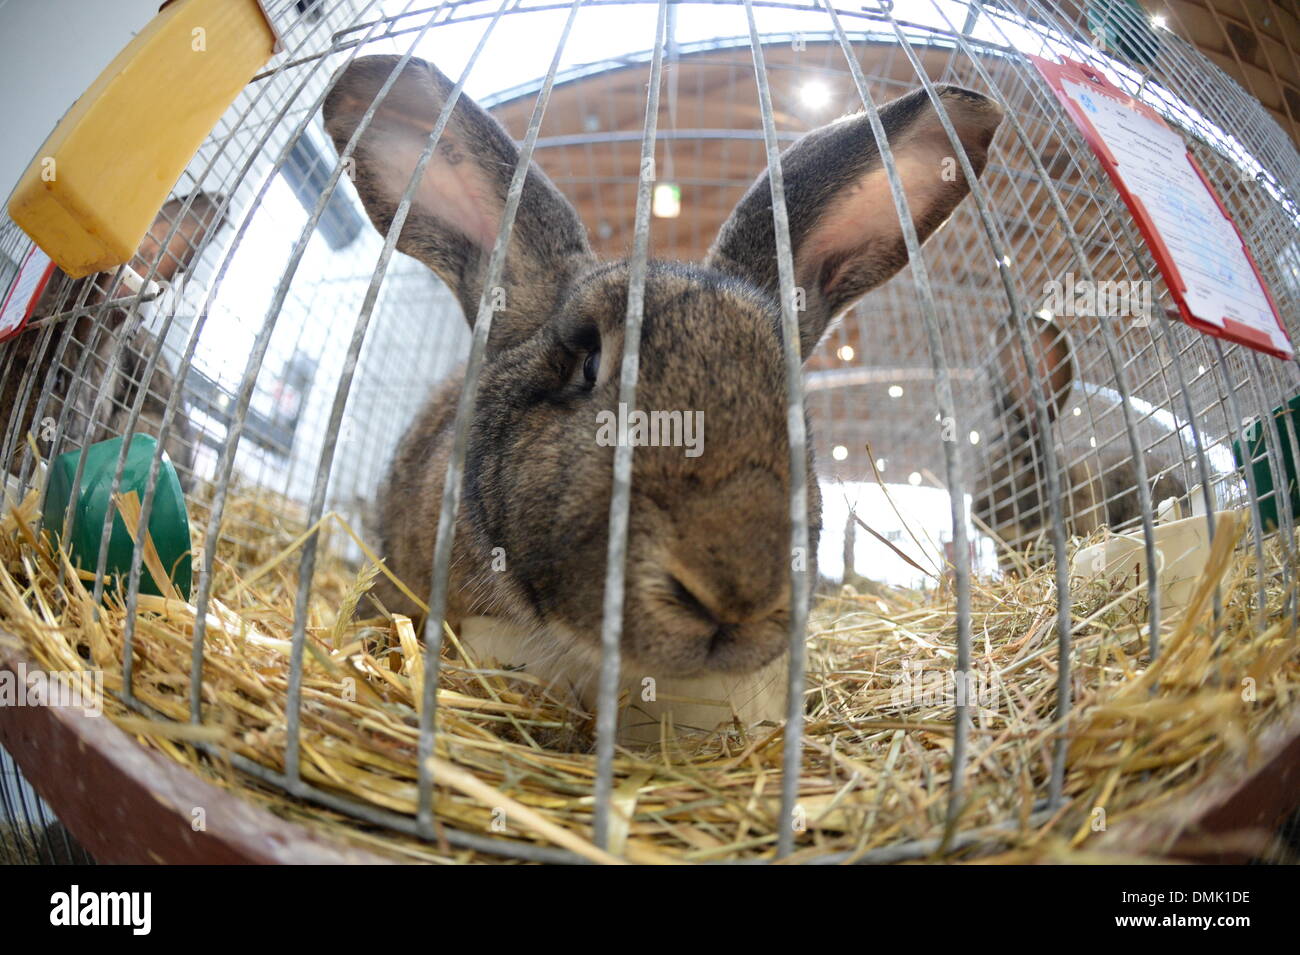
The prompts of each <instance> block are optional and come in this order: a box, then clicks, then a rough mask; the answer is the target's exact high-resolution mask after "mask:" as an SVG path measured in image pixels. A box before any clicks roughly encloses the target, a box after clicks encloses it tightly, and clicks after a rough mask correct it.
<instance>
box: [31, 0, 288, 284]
mask: <svg viewBox="0 0 1300 955" xmlns="http://www.w3.org/2000/svg"><path fill="white" fill-rule="evenodd" d="M275 43H276V37H275V33H274V31H273V30H272V28H271V25H270V23H269V22H268V21H267V19H266V17H265V16H264V15H263V13H262V10H261V7H260V5H259V4H258V3H257V0H175V2H173V3H171V4H169V5H168V6H167V7H166V8H165V9H163V10H162V11H161V12H160V13H159V14H158V15H157V16H156V17H154V19H153V20H151V21H150V23H149V25H148V26H147V27H146V28H145V29H144V30H143V31H141V32H140V34H139V35H138V36H136V38H135V39H134V40H132V41H131V42H130V43H129V44H128V45H127V46H126V48H125V49H123V50H122V52H121V53H119V54H118V55H117V56H116V58H114V60H113V62H112V63H110V64H109V65H108V67H107V68H106V69H105V70H104V72H103V73H101V74H100V75H99V78H98V79H97V80H95V82H94V83H93V84H92V85H91V87H90V88H89V89H88V90H86V92H85V93H83V94H82V96H81V98H80V99H78V100H77V102H76V103H75V104H74V105H73V107H72V109H70V110H69V111H68V113H67V115H66V116H64V117H63V120H62V121H61V122H60V123H59V125H58V126H57V127H56V128H55V130H54V132H53V133H51V134H50V137H49V138H48V139H47V140H46V141H45V145H44V146H43V147H42V148H41V150H40V152H39V153H38V154H37V156H36V158H35V159H34V160H33V161H32V164H31V166H30V167H29V168H28V169H27V172H26V173H25V174H24V175H23V178H22V179H21V180H20V182H19V184H18V188H17V189H16V190H15V192H14V195H13V198H12V199H11V200H10V202H9V216H10V218H12V219H13V220H14V222H16V223H17V224H18V225H19V226H20V227H21V228H22V229H23V231H24V232H26V233H27V234H28V235H29V236H31V237H32V239H33V240H34V241H35V242H36V244H37V245H39V246H40V247H41V248H42V249H43V250H44V251H45V253H46V254H47V255H49V257H50V258H51V259H53V260H54V261H55V262H56V263H57V264H58V265H59V267H60V268H62V269H63V271H65V272H67V273H68V274H69V275H71V276H74V277H80V276H83V275H89V274H91V273H92V272H102V271H105V270H106V269H111V268H115V267H117V266H119V265H122V264H123V263H125V262H128V261H130V259H131V257H132V256H133V255H134V254H135V250H136V248H137V247H138V246H139V244H140V240H141V239H142V238H143V237H144V234H145V232H146V231H148V229H149V226H150V225H151V224H152V223H153V221H154V218H155V216H157V214H158V210H159V209H160V208H161V207H162V205H163V203H164V202H165V201H166V199H167V196H168V193H169V192H170V191H171V189H172V187H173V186H174V185H175V183H176V180H177V178H178V177H179V176H180V174H181V173H182V172H183V171H184V169H185V166H186V165H187V164H188V163H189V161H190V160H191V159H192V158H193V157H194V154H195V152H196V151H197V150H198V148H199V146H200V145H201V144H202V143H203V140H204V139H205V138H206V137H207V135H208V133H209V132H211V130H212V128H213V127H214V126H215V125H216V123H217V120H218V119H220V117H221V114H222V113H224V112H225V111H226V109H228V108H229V106H230V104H231V103H232V102H234V99H235V97H236V96H237V95H238V94H239V91H240V90H242V89H243V88H244V87H245V86H246V85H247V84H248V81H249V80H250V79H251V78H252V77H253V75H254V74H255V73H256V72H257V70H258V69H259V68H260V67H261V66H262V65H263V64H265V63H266V61H267V60H269V59H270V57H271V54H272V51H273V49H274V47H275Z"/></svg>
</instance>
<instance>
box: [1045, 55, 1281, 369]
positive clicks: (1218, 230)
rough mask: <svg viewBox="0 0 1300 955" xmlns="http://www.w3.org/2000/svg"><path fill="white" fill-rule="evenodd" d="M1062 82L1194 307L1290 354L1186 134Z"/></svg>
mask: <svg viewBox="0 0 1300 955" xmlns="http://www.w3.org/2000/svg"><path fill="white" fill-rule="evenodd" d="M1061 86H1062V88H1063V89H1064V90H1065V92H1066V95H1068V96H1069V97H1070V99H1072V100H1073V101H1074V102H1075V103H1077V104H1078V105H1079V107H1080V109H1082V111H1083V113H1084V115H1086V116H1087V117H1088V121H1089V122H1091V123H1092V125H1093V128H1094V129H1096V130H1097V134H1098V135H1099V136H1100V137H1101V139H1102V141H1103V142H1104V143H1105V144H1106V148H1107V149H1109V150H1110V152H1111V155H1112V156H1114V157H1115V161H1116V163H1117V164H1118V168H1119V175H1120V177H1121V178H1122V179H1123V181H1124V184H1125V186H1126V187H1127V189H1128V190H1129V192H1130V193H1132V195H1134V196H1135V197H1137V198H1138V199H1140V200H1141V202H1142V204H1143V206H1145V207H1146V210H1147V213H1148V214H1149V215H1150V216H1151V218H1152V220H1153V221H1154V223H1155V227H1156V231H1157V232H1158V233H1159V234H1160V238H1161V239H1162V240H1163V241H1164V243H1165V246H1166V248H1168V249H1169V254H1170V256H1171V257H1172V258H1173V261H1174V266H1175V267H1176V268H1177V269H1178V274H1179V275H1180V276H1182V279H1183V281H1184V282H1186V283H1187V293H1186V296H1185V300H1186V302H1187V306H1188V308H1190V309H1191V311H1192V314H1193V315H1195V316H1196V317H1197V318H1198V319H1201V320H1202V321H1205V322H1208V323H1210V324H1212V325H1216V326H1218V327H1219V328H1222V327H1223V324H1224V319H1231V320H1232V321H1234V322H1238V323H1240V324H1242V325H1245V326H1246V327H1247V328H1250V329H1252V330H1254V331H1257V332H1261V333H1263V334H1264V335H1266V336H1267V337H1268V338H1269V340H1270V341H1271V342H1272V343H1273V345H1274V347H1276V348H1277V349H1278V350H1280V351H1283V352H1286V353H1287V354H1288V355H1290V354H1292V349H1291V343H1290V342H1289V341H1288V340H1287V336H1286V333H1285V332H1284V331H1283V330H1282V328H1281V327H1280V326H1279V324H1278V321H1277V318H1276V317H1275V316H1274V314H1273V310H1272V308H1270V307H1269V303H1268V297H1267V296H1266V295H1265V293H1264V289H1263V287H1262V286H1261V285H1260V282H1259V279H1258V277H1257V276H1256V275H1255V270H1254V269H1252V268H1251V266H1250V262H1249V260H1247V258H1246V254H1245V251H1244V250H1243V249H1242V247H1241V239H1240V238H1239V237H1238V235H1237V231H1236V229H1235V228H1234V227H1233V224H1232V222H1231V221H1230V220H1229V219H1228V218H1227V217H1226V216H1224V214H1223V212H1222V211H1220V209H1219V206H1218V203H1217V202H1216V201H1215V199H1214V196H1213V195H1212V194H1211V193H1210V191H1209V189H1208V188H1207V187H1206V185H1205V183H1204V181H1202V179H1201V177H1200V176H1199V175H1197V172H1196V169H1195V168H1194V167H1193V166H1192V164H1191V161H1190V160H1189V159H1188V157H1187V145H1186V143H1184V142H1183V138H1182V136H1180V135H1179V134H1178V133H1176V132H1174V131H1173V130H1172V129H1170V128H1168V127H1167V126H1165V125H1164V124H1163V123H1159V122H1157V121H1155V120H1153V119H1150V118H1148V117H1146V116H1144V115H1142V114H1141V113H1139V112H1138V111H1137V110H1133V109H1129V108H1128V107H1127V106H1125V105H1124V104H1123V103H1120V102H1118V101H1117V100H1115V98H1114V97H1112V96H1107V95H1105V94H1103V93H1100V92H1099V91H1097V90H1096V89H1093V88H1090V87H1088V86H1086V85H1084V84H1082V83H1077V82H1075V81H1073V80H1070V79H1066V78H1063V79H1062V82H1061Z"/></svg>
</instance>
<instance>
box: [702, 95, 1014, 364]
mask: <svg viewBox="0 0 1300 955" xmlns="http://www.w3.org/2000/svg"><path fill="white" fill-rule="evenodd" d="M936 92H937V93H938V96H939V100H940V102H942V103H943V105H944V108H945V111H946V112H947V115H948V117H949V119H950V120H951V121H952V124H953V127H954V128H955V129H956V131H957V135H958V137H959V138H960V139H961V142H962V144H963V145H964V146H965V148H966V154H967V155H968V156H969V157H970V162H971V166H972V167H973V168H974V170H975V173H976V174H977V175H978V174H979V173H980V172H981V171H983V169H984V164H985V161H986V159H987V156H988V147H989V143H990V142H991V141H992V139H993V133H994V131H995V130H996V129H997V126H998V123H999V122H1001V120H1002V110H1001V108H1000V107H999V106H998V105H997V104H996V103H994V102H993V101H992V100H990V99H988V98H987V97H985V96H981V95H980V94H978V93H972V92H970V91H969V90H964V89H960V88H958V87H955V86H940V87H938V88H937V90H936ZM880 120H881V123H882V124H883V125H884V129H885V134H886V136H887V137H888V139H889V145H890V148H891V149H892V150H893V155H894V161H895V163H896V165H897V167H898V174H899V176H900V178H901V179H902V184H903V191H904V192H905V194H906V196H907V205H908V209H909V210H910V211H911V213H912V219H913V221H914V222H915V223H916V231H917V237H918V238H919V239H920V241H922V242H924V241H925V240H926V239H927V238H929V236H930V235H931V234H932V233H933V232H934V231H935V230H936V229H937V228H939V226H940V225H941V224H942V223H943V222H944V220H945V219H947V218H948V216H949V215H950V214H951V213H952V210H953V209H954V208H955V207H956V206H957V203H959V202H961V200H962V199H963V198H965V196H966V194H967V193H968V192H970V184H969V183H968V182H967V181H966V178H965V176H963V175H962V171H961V167H960V165H959V163H958V162H957V159H956V157H955V156H954V155H953V148H952V144H951V142H950V141H949V139H948V136H947V134H946V133H945V132H944V129H943V126H942V124H941V123H940V120H939V116H938V114H937V113H936V112H935V109H934V107H933V105H932V104H931V102H930V99H929V97H928V96H926V93H925V91H924V90H917V91H915V92H913V93H910V94H908V95H907V96H904V97H902V98H901V99H896V100H894V101H893V102H891V103H888V104H886V105H885V106H884V107H882V108H881V110H880ZM945 160H947V161H946V162H945ZM781 173H782V177H783V181H784V183H785V200H786V208H787V210H788V213H789V219H790V240H791V244H792V248H793V252H794V274H795V285H796V286H798V287H799V288H801V289H803V294H804V302H805V306H806V307H805V311H804V312H803V314H802V315H801V316H800V327H801V334H800V345H801V347H802V354H803V355H804V356H805V357H806V356H808V355H809V354H810V353H811V352H812V350H813V348H814V347H816V345H817V342H818V341H819V340H820V339H821V336H822V333H823V332H824V331H825V330H826V326H827V325H829V324H830V321H831V319H833V318H834V317H835V316H836V315H838V314H839V313H840V312H842V311H843V310H844V309H846V308H848V307H849V306H850V305H852V304H853V302H855V301H856V300H857V299H859V298H861V297H862V296H863V295H864V294H866V292H868V291H869V290H871V289H872V288H875V287H876V286H877V285H879V284H880V283H882V282H884V281H885V280H886V279H888V278H889V277H890V276H892V275H893V274H894V273H895V272H897V271H898V270H899V269H901V268H902V267H903V266H904V265H906V264H907V248H906V245H905V244H904V242H903V233H902V229H901V227H900V226H899V222H898V214H897V212H896V211H895V205H894V200H893V197H892V194H891V193H890V189H889V181H888V179H887V178H886V176H885V169H884V166H883V165H882V163H881V161H880V152H879V150H878V149H877V147H876V141H875V137H874V136H873V135H872V133H871V125H870V122H869V120H868V117H867V114H866V113H859V114H857V115H855V116H850V117H846V118H845V119H842V120H839V121H838V122H835V123H831V124H830V125H828V126H823V127H821V128H820V129H816V130H813V131H812V132H811V133H808V134H807V135H806V136H804V137H803V138H802V139H800V140H799V141H798V142H797V143H795V144H794V145H793V146H791V147H790V149H788V150H787V151H786V152H785V153H784V154H783V155H782V156H781ZM774 235H775V231H774V227H773V224H772V195H771V184H770V183H769V180H768V176H767V173H764V174H763V175H762V176H760V177H759V179H758V180H757V181H756V182H755V183H754V185H753V186H751V187H750V189H749V192H747V193H746V194H745V197H744V198H743V199H741V200H740V203H739V204H738V205H737V206H736V209H735V211H734V212H732V214H731V217H730V218H729V219H728V220H727V221H726V222H725V223H724V224H723V226H722V229H721V231H720V232H719V233H718V238H717V239H716V240H715V242H714V244H713V247H712V248H711V249H710V250H709V255H708V257H707V258H706V259H705V264H706V265H709V266H712V267H713V268H717V269H720V270H721V271H724V272H729V273H731V274H733V275H738V276H740V277H741V278H744V279H746V280H748V281H750V282H752V283H753V284H755V285H757V286H758V287H759V288H761V289H763V290H765V291H767V292H768V293H770V294H771V295H773V296H775V295H777V294H778V293H779V284H778V279H777V262H776V243H775V240H774Z"/></svg>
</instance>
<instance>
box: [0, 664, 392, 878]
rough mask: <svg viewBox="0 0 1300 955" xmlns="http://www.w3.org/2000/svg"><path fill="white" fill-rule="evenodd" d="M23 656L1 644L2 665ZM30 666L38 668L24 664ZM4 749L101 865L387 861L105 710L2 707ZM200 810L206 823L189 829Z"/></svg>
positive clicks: (0, 723) (0, 733)
mask: <svg viewBox="0 0 1300 955" xmlns="http://www.w3.org/2000/svg"><path fill="white" fill-rule="evenodd" d="M21 659H22V657H21V656H20V655H18V654H17V653H15V652H13V651H6V650H4V648H3V647H0V669H8V670H11V671H15V672H16V666H17V663H18V661H19V660H21ZM27 665H28V667H29V669H30V668H33V667H34V664H32V663H31V662H30V661H27ZM0 746H3V747H4V748H5V749H6V750H8V751H9V753H10V754H11V755H12V756H13V758H14V760H15V761H16V762H17V763H18V765H19V767H20V768H21V769H22V771H23V775H24V776H25V777H26V778H27V780H28V782H30V783H31V784H32V787H33V788H34V789H35V790H36V791H37V792H38V793H39V794H40V796H41V798H42V799H44V800H45V802H46V803H48V804H49V806H50V808H51V809H53V810H54V813H55V814H56V815H57V816H58V818H59V819H60V821H62V822H63V824H64V825H65V826H66V827H67V828H68V831H69V832H71V833H72V835H73V836H74V837H75V838H76V839H77V841H78V842H80V843H81V844H82V845H83V846H85V847H86V849H87V850H89V852H90V853H91V855H93V856H94V857H95V859H96V860H98V861H99V862H104V863H126V864H151V863H166V864H173V865H175V864H196V863H202V864H267V863H291V864H341V863H350V864H387V863H391V862H393V861H394V860H393V859H392V858H389V857H387V856H381V855H378V854H375V853H372V852H368V851H365V850H363V849H357V848H353V847H351V846H348V845H345V844H344V843H342V842H340V841H338V840H335V839H332V838H330V837H328V836H326V835H325V834H323V833H320V832H317V831H315V830H313V829H309V828H307V827H306V826H302V825H299V824H297V823H293V822H289V821H286V820H284V819H280V818H279V817H277V816H275V815H273V814H272V813H270V812H268V811H267V810H265V809H263V808H261V807H259V806H255V805H253V804H252V803H250V802H248V801H246V800H243V799H240V798H238V797H237V796H234V795H232V794H231V793H229V792H226V791H225V790H223V789H220V788H218V787H217V786H214V785H212V784H211V783H208V782H206V781H205V780H203V779H201V778H199V777H198V776H196V775H195V774H193V773H191V772H190V771H189V770H188V769H186V768H184V767H183V766H180V765H178V764H176V763H174V762H172V761H171V760H169V759H167V758H165V757H163V756H161V755H159V754H157V753H155V752H152V751H150V750H148V749H146V748H145V747H144V746H141V745H140V744H139V743H137V742H136V741H135V740H134V739H133V738H132V737H130V736H128V735H127V734H126V733H124V732H123V731H122V730H120V729H118V728H117V727H116V726H115V725H114V724H113V722H112V721H111V720H110V719H109V718H108V717H107V716H102V715H101V716H98V717H92V716H86V715H85V714H84V713H83V712H82V711H81V710H78V709H59V708H55V707H29V706H9V707H0ZM196 807H201V808H202V809H203V810H204V811H205V813H206V820H205V822H206V829H205V831H202V832H196V831H194V829H193V828H192V826H191V819H192V818H193V816H192V812H193V810H194V809H195V808H196Z"/></svg>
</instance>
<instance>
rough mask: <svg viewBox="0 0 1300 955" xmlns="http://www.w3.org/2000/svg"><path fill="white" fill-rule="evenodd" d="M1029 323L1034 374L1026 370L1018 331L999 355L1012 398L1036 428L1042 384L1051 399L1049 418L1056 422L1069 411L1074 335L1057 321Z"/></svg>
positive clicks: (1048, 398) (999, 362) (1010, 337)
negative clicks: (1067, 409) (1071, 335)
mask: <svg viewBox="0 0 1300 955" xmlns="http://www.w3.org/2000/svg"><path fill="white" fill-rule="evenodd" d="M1029 324H1030V326H1031V329H1030V331H1031V335H1030V338H1029V353H1030V359H1031V360H1032V362H1033V370H1032V372H1031V371H1028V370H1026V368H1025V360H1024V354H1023V352H1022V351H1021V349H1020V342H1019V340H1018V338H1017V335H1016V333H1015V331H1014V329H1013V330H1011V332H1010V335H1009V337H1008V340H1007V341H1006V343H1005V344H1003V346H1002V350H1001V351H1000V352H999V354H998V364H999V365H1000V367H1001V370H1002V376H1003V381H1004V383H1005V386H1006V392H1007V395H1008V397H1009V398H1010V399H1011V401H1012V403H1013V404H1014V405H1016V406H1018V408H1019V409H1020V413H1021V414H1022V416H1023V417H1024V418H1025V420H1027V421H1029V422H1031V427H1032V426H1033V424H1032V423H1033V422H1036V421H1037V418H1038V413H1037V409H1038V405H1039V401H1040V388H1039V384H1038V383H1039V382H1040V381H1041V382H1042V392H1045V393H1046V396H1047V415H1048V418H1049V419H1051V420H1052V421H1055V420H1056V418H1057V416H1058V415H1059V414H1060V413H1061V412H1062V411H1064V410H1065V405H1066V402H1067V401H1068V400H1069V397H1070V386H1071V385H1073V384H1074V349H1073V347H1072V346H1071V345H1070V336H1069V335H1068V334H1066V331H1065V329H1063V328H1061V327H1060V326H1058V325H1057V324H1056V323H1055V322H1050V321H1044V320H1042V319H1040V318H1038V317H1034V318H1031V319H1029Z"/></svg>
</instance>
